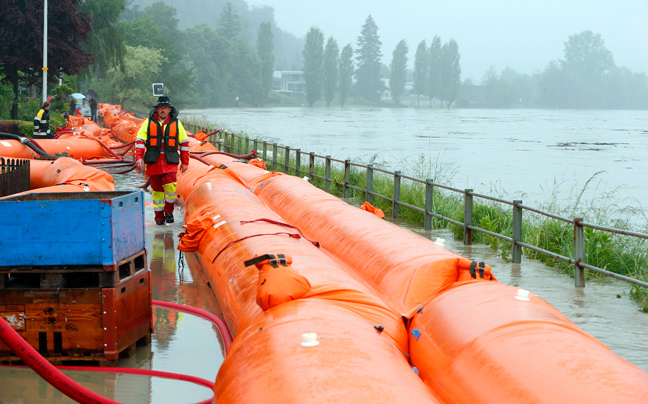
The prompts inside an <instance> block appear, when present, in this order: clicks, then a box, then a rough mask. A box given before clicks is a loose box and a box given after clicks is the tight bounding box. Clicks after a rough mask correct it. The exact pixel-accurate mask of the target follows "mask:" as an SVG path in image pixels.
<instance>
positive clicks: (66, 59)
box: [0, 0, 92, 119]
mask: <svg viewBox="0 0 648 404" xmlns="http://www.w3.org/2000/svg"><path fill="white" fill-rule="evenodd" d="M78 4H79V1H78V0H59V1H55V2H49V7H48V34H47V36H48V38H49V39H48V46H47V64H48V66H47V67H48V69H49V73H50V74H48V81H50V82H55V81H58V78H59V77H61V76H63V75H64V74H68V75H76V74H78V73H79V71H80V70H81V69H83V68H85V67H87V66H88V65H90V64H91V63H92V55H90V54H89V53H88V52H86V51H85V50H83V48H82V44H83V43H85V42H86V41H87V40H88V38H89V33H90V30H91V24H90V23H91V21H90V17H89V16H88V14H86V13H83V12H79V11H78V10H77V7H78ZM42 67H43V3H42V2H38V1H37V2H34V1H26V0H12V1H4V2H3V4H2V7H0V76H1V79H2V81H3V82H5V83H7V84H12V85H13V90H14V102H13V107H12V110H11V117H12V118H13V119H17V117H18V95H19V82H20V81H23V82H24V83H25V84H26V85H33V84H35V83H37V82H38V81H39V80H41V78H42V70H41V68H42ZM45 85H46V84H45Z"/></svg>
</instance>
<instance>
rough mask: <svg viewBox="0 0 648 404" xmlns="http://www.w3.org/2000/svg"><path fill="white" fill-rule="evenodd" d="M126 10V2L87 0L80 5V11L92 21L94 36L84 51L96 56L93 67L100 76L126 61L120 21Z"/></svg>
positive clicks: (122, 0)
mask: <svg viewBox="0 0 648 404" xmlns="http://www.w3.org/2000/svg"><path fill="white" fill-rule="evenodd" d="M124 8H125V0H86V1H83V2H81V3H80V4H79V11H81V12H85V13H88V14H89V15H90V18H91V19H92V35H91V36H90V41H89V42H88V43H87V44H86V45H85V46H84V49H85V50H86V51H88V53H90V54H92V55H94V64H93V66H92V67H93V70H95V71H96V72H98V73H99V74H100V75H101V74H102V73H104V72H105V71H106V70H108V69H109V68H110V67H112V66H120V67H121V66H122V63H123V61H124V55H125V54H126V46H125V45H124V25H123V23H122V22H120V20H119V16H120V15H121V13H122V11H124Z"/></svg>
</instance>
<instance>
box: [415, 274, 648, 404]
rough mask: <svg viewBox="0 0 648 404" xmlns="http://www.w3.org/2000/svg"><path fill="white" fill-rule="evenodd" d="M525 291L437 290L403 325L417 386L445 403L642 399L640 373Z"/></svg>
mask: <svg viewBox="0 0 648 404" xmlns="http://www.w3.org/2000/svg"><path fill="white" fill-rule="evenodd" d="M526 296H527V295H526V291H523V292H522V293H518V289H517V288H515V287H513V286H508V285H504V284H500V283H497V282H488V283H487V282H481V283H468V284H463V285H457V286H455V287H450V288H448V289H447V290H444V291H442V293H439V294H438V295H437V296H436V297H435V298H434V299H433V300H432V301H431V302H429V303H428V304H427V305H426V306H425V308H424V309H423V310H422V311H421V312H420V313H417V314H416V316H415V317H414V319H413V320H412V324H411V328H410V331H411V332H410V354H411V357H412V362H413V363H414V365H415V366H417V368H418V370H419V372H420V375H421V378H422V379H423V380H424V381H425V383H426V384H428V385H429V386H430V387H431V388H432V389H433V390H434V391H436V392H437V393H438V394H439V396H440V397H441V398H442V399H443V400H444V401H445V402H453V403H539V404H540V403H541V404H574V403H614V404H630V403H636V404H638V403H648V373H646V372H644V371H643V370H641V369H639V368H638V367H636V366H635V365H633V364H631V363H629V362H627V361H626V360H624V359H622V358H621V357H619V356H618V355H617V354H615V353H614V352H612V351H611V350H610V349H609V348H608V347H606V346H605V345H604V344H603V343H602V342H600V341H598V340H597V339H595V338H594V337H592V336H591V335H589V334H587V333H586V332H584V331H583V330H581V329H580V328H579V327H577V326H576V325H575V324H574V323H573V322H571V321H570V320H569V319H568V318H567V317H565V315H563V314H562V313H561V312H559V311H558V310H557V309H555V308H554V307H553V306H551V305H550V304H549V303H547V302H546V301H544V300H543V299H541V298H540V297H539V296H536V295H534V294H532V293H531V294H529V295H528V297H526Z"/></svg>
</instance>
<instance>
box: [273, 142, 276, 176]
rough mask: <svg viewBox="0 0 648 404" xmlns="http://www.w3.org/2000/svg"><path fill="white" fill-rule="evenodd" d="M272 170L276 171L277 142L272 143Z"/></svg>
mask: <svg viewBox="0 0 648 404" xmlns="http://www.w3.org/2000/svg"><path fill="white" fill-rule="evenodd" d="M272 171H277V144H276V143H273V144H272Z"/></svg>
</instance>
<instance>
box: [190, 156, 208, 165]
mask: <svg viewBox="0 0 648 404" xmlns="http://www.w3.org/2000/svg"><path fill="white" fill-rule="evenodd" d="M189 157H191V158H192V159H194V160H198V161H200V162H201V163H203V164H204V165H206V166H210V165H211V164H209V163H208V162H207V161H205V160H203V159H202V158H200V157H198V156H194V155H193V154H190V155H189Z"/></svg>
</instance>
